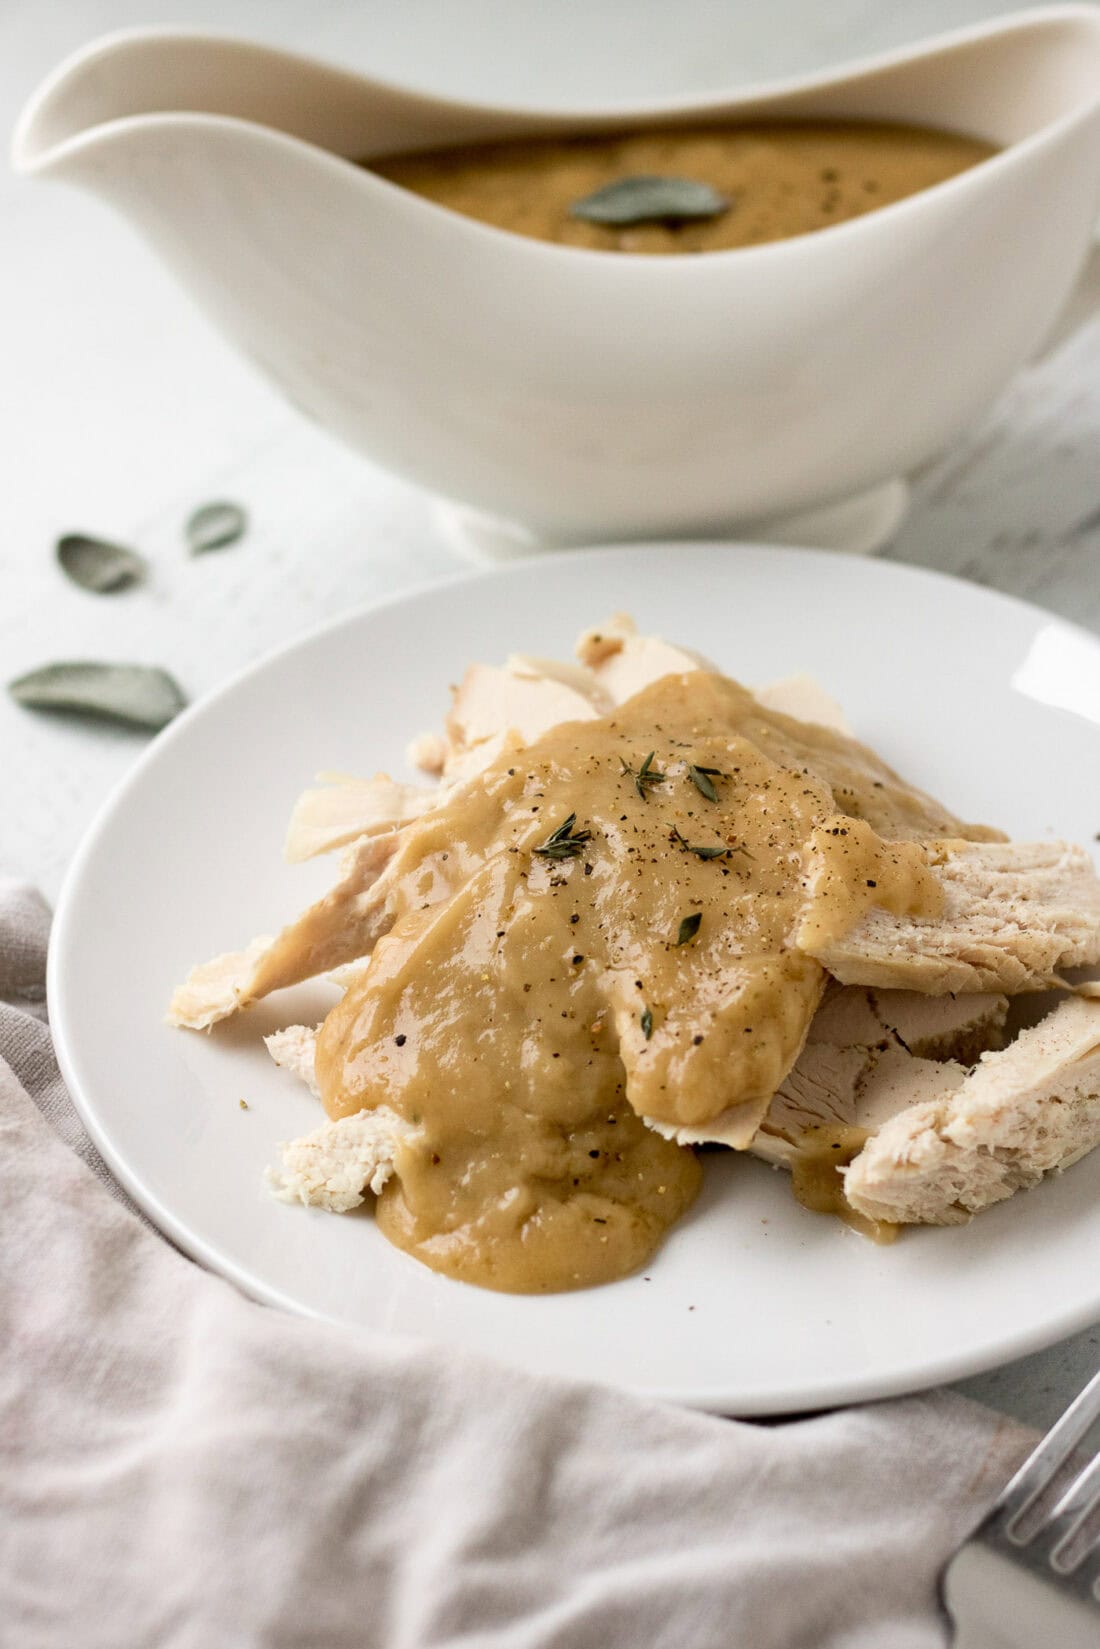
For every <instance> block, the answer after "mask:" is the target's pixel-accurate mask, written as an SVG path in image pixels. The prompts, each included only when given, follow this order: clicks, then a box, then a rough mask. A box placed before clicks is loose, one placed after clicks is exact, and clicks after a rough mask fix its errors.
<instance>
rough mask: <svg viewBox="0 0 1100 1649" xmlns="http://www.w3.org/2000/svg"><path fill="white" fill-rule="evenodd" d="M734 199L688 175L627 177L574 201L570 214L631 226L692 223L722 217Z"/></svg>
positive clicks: (587, 219)
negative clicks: (639, 224)
mask: <svg viewBox="0 0 1100 1649" xmlns="http://www.w3.org/2000/svg"><path fill="white" fill-rule="evenodd" d="M729 209H730V202H729V201H728V200H727V199H726V197H725V195H720V194H719V193H718V191H717V189H712V188H711V186H710V184H709V183H699V182H697V181H696V179H695V178H686V177H624V178H620V179H619V180H618V182H617V183H606V184H605V185H604V187H603V188H602V189H597V190H595V191H594V193H593V194H591V195H585V197H584V199H583V200H577V201H574V202H573V204H572V206H571V207H570V208H569V215H570V217H574V218H584V219H585V221H586V222H587V223H603V224H607V225H608V226H609V227H612V228H627V227H628V226H629V225H631V224H635V223H691V222H699V221H703V220H705V219H707V218H720V217H721V216H722V214H723V212H728V211H729Z"/></svg>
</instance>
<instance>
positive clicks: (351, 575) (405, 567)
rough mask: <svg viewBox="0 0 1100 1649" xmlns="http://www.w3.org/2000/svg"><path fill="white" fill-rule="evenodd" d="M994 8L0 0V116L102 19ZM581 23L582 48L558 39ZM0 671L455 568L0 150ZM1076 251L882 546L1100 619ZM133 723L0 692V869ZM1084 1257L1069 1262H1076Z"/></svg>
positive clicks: (281, 26) (468, 46)
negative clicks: (194, 527)
mask: <svg viewBox="0 0 1100 1649" xmlns="http://www.w3.org/2000/svg"><path fill="white" fill-rule="evenodd" d="M1004 9H1006V8H1005V7H1003V6H997V5H995V4H983V3H981V0H833V3H832V4H831V5H829V6H827V7H824V6H821V5H820V4H818V3H817V0H769V3H768V5H766V6H751V5H749V4H748V3H747V0H743V3H742V4H741V5H735V4H732V3H730V0H722V3H718V0H676V4H672V3H671V0H601V3H597V0H554V3H553V5H552V6H551V5H546V4H545V0H359V3H355V0H308V3H307V0H263V4H260V0H189V4H188V5H187V7H186V9H185V10H184V9H182V8H180V7H179V6H178V5H173V4H169V3H168V0H59V3H57V4H51V5H39V4H34V5H31V4H19V5H16V4H11V3H9V4H8V5H6V6H0V126H3V127H4V128H6V129H7V130H9V131H10V129H11V127H12V125H13V123H14V120H15V116H16V113H17V111H18V109H19V108H20V106H21V105H22V103H23V101H24V100H25V98H26V96H27V95H28V94H29V92H30V91H31V90H32V89H33V87H34V86H35V85H36V84H37V82H38V81H39V79H40V78H41V76H42V75H43V74H44V73H45V71H46V70H48V69H49V68H50V67H51V66H52V65H53V64H54V63H55V62H57V61H58V59H59V58H60V57H62V56H63V55H64V54H65V53H67V52H68V51H70V50H72V49H73V48H74V47H76V46H78V45H80V44H82V43H84V42H85V41H87V40H90V39H92V38H93V37H94V36H96V35H97V34H101V33H103V32H106V31H107V30H110V29H116V28H121V27H128V26H136V25H144V24H151V23H172V24H180V23H186V24H188V25H192V26H196V27H204V26H206V27H210V28H214V29H218V30H221V31H223V32H230V33H237V34H242V35H248V36H254V37H259V38H263V39H266V40H268V41H270V42H273V43H279V44H287V45H289V46H292V47H297V48H301V49H306V50H309V51H312V52H315V53H317V54H318V55H322V56H329V57H332V58H334V59H341V60H344V61H348V62H351V63H353V64H355V65H358V66H360V67H362V68H364V69H370V70H371V71H373V72H378V73H381V74H384V75H388V76H390V77H392V78H394V79H398V80H402V81H405V82H407V83H410V84H415V85H418V86H422V87H425V88H428V89H445V90H450V91H460V92H465V93H468V94H470V95H472V96H477V95H487V96H494V95H495V96H499V97H501V98H506V99H507V100H508V101H509V102H522V101H524V100H525V99H526V100H529V101H532V102H536V101H537V102H542V103H545V104H552V103H557V104H559V105H566V104H568V103H573V104H576V105H583V104H584V103H585V102H586V101H591V102H598V101H600V99H601V96H602V95H603V93H604V92H605V90H606V89H607V88H608V87H609V86H612V85H613V86H614V89H615V91H616V92H617V93H618V95H619V96H620V97H623V98H625V97H628V96H631V95H637V96H639V97H641V96H644V95H646V94H647V93H651V92H673V91H676V90H682V89H687V88H690V89H699V90H701V89H705V88H713V87H717V86H728V85H730V84H732V83H735V82H744V81H751V80H753V79H758V78H761V77H764V76H768V75H773V74H779V73H784V72H798V71H799V70H802V69H806V68H809V67H812V66H814V65H816V64H819V63H823V62H827V61H839V60H842V59H843V58H845V57H849V56H853V55H857V54H861V53H863V52H865V51H868V50H872V49H875V48H877V47H882V46H887V45H891V44H894V43H896V42H899V41H902V40H906V39H912V38H916V37H918V36H920V35H923V34H928V33H932V32H934V31H936V30H938V29H941V28H944V27H951V26H954V25H956V24H959V23H963V22H968V21H972V20H975V19H977V18H981V17H986V16H992V15H995V14H996V12H998V11H1000V10H1004ZM580 40H583V50H580V51H578V50H577V49H576V44H577V42H578V41H580ZM0 225H2V228H0V249H2V255H0V362H2V363H3V365H2V374H3V375H2V379H0V383H2V389H0V453H2V454H3V460H2V462H3V470H2V480H3V487H2V497H3V501H4V517H5V520H4V528H3V531H2V532H0V677H2V678H3V680H5V681H6V680H9V679H10V678H11V677H12V676H14V675H15V674H17V673H18V672H20V671H21V670H24V669H29V668H30V667H32V666H33V665H36V664H40V663H44V662H47V661H49V660H50V659H54V658H60V657H66V656H67V657H74V656H76V657H80V656H85V657H97V656H98V657H104V658H111V657H117V658H139V657H140V658H143V659H145V660H146V661H148V662H150V663H158V664H162V665H164V666H166V667H167V668H168V669H170V670H171V671H172V672H173V674H175V675H176V676H177V678H178V679H179V681H180V682H181V683H182V684H183V686H184V688H185V689H186V691H187V693H188V695H189V696H190V697H191V698H195V697H198V696H199V695H200V694H202V693H204V692H205V691H206V690H207V689H209V688H211V687H213V686H215V685H216V684H217V683H219V682H220V681H222V680H224V679H225V677H226V676H227V675H229V674H231V673H232V672H234V671H236V670H237V669H239V668H240V667H241V666H242V665H243V664H245V663H247V662H248V661H249V660H250V659H253V658H256V657H257V656H259V655H260V654H262V653H264V652H266V651H268V650H269V649H270V648H272V647H274V646H276V645H277V644H279V643H281V642H283V641H285V640H287V639H288V638H290V637H292V636H294V635H295V634H296V633H298V632H299V631H301V630H302V629H304V628H306V627H309V626H312V625H314V624H316V623H319V622H321V621H323V620H324V619H326V618H328V617H330V616H332V615H334V614H337V613H339V612H343V611H345V610H346V609H347V608H349V607H352V606H356V605H359V604H361V603H363V602H365V601H369V600H371V599H372V598H375V597H377V596H381V595H385V594H388V593H390V592H392V591H397V590H400V589H402V588H405V587H408V586H411V585H413V584H416V583H420V582H422V581H423V580H425V579H430V578H434V577H439V576H442V575H445V574H448V573H452V572H455V571H458V570H461V569H462V567H463V566H464V562H463V561H462V559H461V557H460V556H459V554H458V553H457V552H456V551H455V550H454V548H453V547H452V546H451V545H450V544H449V543H448V541H447V540H446V538H445V537H444V535H443V533H442V532H441V530H440V528H439V525H438V523H437V520H436V517H435V513H434V510H433V506H432V502H431V500H430V499H428V498H427V497H426V496H425V495H424V494H422V493H420V492H418V491H417V490H415V489H414V488H412V487H410V486H408V485H406V484H405V483H403V482H401V481H398V480H396V479H394V478H393V477H391V476H388V475H386V474H385V473H384V472H382V471H381V470H378V469H376V468H374V467H373V466H371V465H370V464H368V463H366V462H365V461H363V460H362V459H359V458H357V457H355V456H353V455H352V454H350V453H348V452H346V451H345V450H344V449H342V448H341V447H338V446H337V445H335V444H334V443H333V442H332V441H331V440H329V439H328V438H327V437H326V436H324V435H323V434H322V433H321V432H320V431H318V430H317V429H315V428H314V427H312V426H311V425H309V424H307V423H305V422H304V421H303V420H302V418H301V417H300V416H299V415H298V414H296V413H295V412H294V411H293V410H291V409H290V408H289V407H287V406H286V405H285V404H284V403H283V402H282V401H281V400H279V399H278V397H277V396H276V394H275V392H274V391H273V390H271V389H270V388H269V387H268V386H267V384H266V383H264V382H263V381H262V380H260V379H259V378H258V377H257V376H256V375H255V373H254V372H253V370H252V369H251V368H250V367H248V366H247V365H246V364H245V363H244V362H242V361H241V360H239V359H238V358H237V357H236V356H235V355H233V354H232V353H231V351H230V350H229V348H228V347H227V346H226V345H225V344H224V343H223V342H222V341H221V339H220V338H219V337H218V336H217V335H216V334H215V333H214V332H213V331H212V329H211V328H210V327H209V326H208V325H207V323H206V322H205V321H204V320H203V318H202V317H201V316H200V315H198V314H197V313H196V311H195V310H194V309H193V308H192V307H191V305H190V303H189V301H188V300H187V298H186V297H185V296H184V295H183V294H182V292H181V291H180V290H179V289H178V288H177V287H176V286H175V285H174V284H173V282H172V280H171V279H170V278H169V276H168V275H167V274H166V273H165V272H164V270H162V268H161V267H160V266H159V264H158V263H157V262H156V261H155V259H154V258H153V256H152V254H151V253H150V252H149V251H148V250H147V249H146V248H145V247H144V245H142V244H141V243H140V242H139V241H138V240H137V238H136V237H135V236H134V235H133V234H132V233H131V231H130V230H129V228H128V227H127V226H126V225H125V224H124V223H123V222H121V221H120V220H118V219H116V218H115V217H113V216H112V215H111V214H110V213H109V212H108V211H107V210H106V209H105V208H103V207H101V206H100V205H99V204H98V203H97V202H96V201H94V200H92V199H90V198H88V197H85V196H83V195H79V194H76V193H75V192H70V191H68V190H65V189H61V188H55V187H44V186H35V185H30V184H22V183H19V182H17V181H16V180H15V179H13V178H11V177H10V176H8V175H7V174H6V173H3V174H0ZM1098 451H1100V257H1098V258H1097V259H1094V261H1093V264H1092V265H1091V266H1090V268H1089V269H1088V270H1087V271H1086V274H1085V277H1084V279H1083V281H1082V283H1081V286H1080V288H1079V290H1078V293H1077V295H1076V296H1075V298H1074V300H1073V302H1072V303H1071V306H1070V311H1069V313H1068V314H1067V315H1066V316H1065V317H1064V318H1063V321H1062V323H1061V325H1060V327H1059V329H1058V334H1057V339H1056V341H1055V342H1054V343H1053V345H1052V346H1049V347H1048V350H1047V352H1046V353H1044V355H1043V357H1042V358H1041V359H1040V360H1039V361H1037V362H1036V363H1035V364H1033V365H1032V367H1031V368H1029V370H1028V371H1026V372H1025V373H1024V374H1022V375H1021V377H1020V378H1018V379H1017V381H1016V383H1015V384H1014V385H1013V386H1012V387H1011V388H1010V390H1009V391H1008V393H1007V394H1006V395H1005V396H1004V397H1003V398H1002V400H1001V401H1000V403H999V404H998V405H997V406H996V407H995V408H994V409H993V410H992V412H991V413H990V414H989V416H988V417H987V418H986V419H985V420H984V422H983V423H982V424H981V425H980V427H978V428H976V429H975V430H973V431H972V433H971V434H970V436H969V437H968V438H967V439H966V440H965V441H964V442H963V443H962V444H961V445H960V446H959V447H958V448H956V449H955V450H953V451H951V452H949V453H947V454H945V455H944V456H943V457H942V458H941V459H940V460H939V461H937V462H936V463H934V464H932V465H930V466H929V467H928V468H927V469H926V470H924V471H923V472H922V473H921V474H920V475H919V476H917V477H915V478H914V482H915V484H914V493H913V502H912V508H911V510H910V513H909V515H908V517H907V519H906V520H905V522H904V523H903V525H902V527H901V529H900V531H899V533H898V534H897V536H896V538H895V540H894V542H893V543H892V544H891V545H890V546H888V548H887V549H886V550H885V551H883V552H882V553H884V554H886V555H888V556H890V557H891V558H893V559H897V560H902V561H909V562H915V563H919V564H921V565H925V566H930V567H938V568H942V569H944V570H946V571H949V572H953V573H957V574H960V575H961V576H963V577H966V578H971V579H975V580H977V581H978V582H980V583H983V584H988V585H990V586H993V587H994V588H997V589H1001V590H1007V591H1010V592H1012V593H1014V594H1017V595H1022V596H1025V597H1027V598H1028V599H1030V600H1032V601H1035V602H1038V603H1039V604H1040V605H1042V606H1045V607H1049V608H1050V609H1051V610H1052V611H1055V612H1058V613H1062V614H1066V615H1068V616H1070V617H1073V618H1075V619H1077V620H1078V621H1079V622H1080V623H1083V624H1085V625H1088V626H1089V627H1091V628H1093V629H1100V462H1098V459H1097V454H1098ZM219 496H227V497H230V498H233V499H236V500H239V501H240V502H241V503H243V504H244V505H245V506H246V507H247V508H248V511H249V513H250V517H251V530H250V532H249V535H248V537H247V539H246V540H245V541H244V542H243V543H242V544H240V545H239V546H237V547H235V548H234V549H233V550H231V551H228V552H226V553H224V554H221V555H211V556H208V557H205V558H201V559H199V560H189V559H188V557H187V555H186V553H185V551H184V547H183V543H182V538H181V528H182V522H183V520H184V518H185V517H186V515H187V514H188V512H189V511H190V510H191V509H192V508H193V507H194V506H195V505H196V504H198V503H201V502H205V501H207V500H209V499H211V498H216V497H219ZM71 530H81V531H87V532H92V533H98V534H102V535H104V536H108V537H110V536H116V537H118V538H119V539H121V540H122V541H123V542H127V543H132V544H135V545H136V546H138V547H140V549H141V550H142V551H143V553H145V554H146V555H147V556H148V557H149V558H150V560H151V562H152V564H153V573H152V576H151V578H150V580H149V582H148V583H147V585H145V586H144V587H142V588H140V589H136V590H133V591H130V592H127V593H126V594H124V595H121V596H118V597H115V598H111V599H96V598H94V597H91V596H88V595H86V594H84V593H83V592H81V591H80V590H77V589H75V588H74V587H72V586H70V585H68V584H67V583H66V582H65V581H64V579H63V578H62V577H61V575H60V574H59V572H58V571H57V569H56V566H55V564H54V561H53V544H54V541H55V539H56V538H57V536H58V535H59V534H60V533H62V532H64V531H71ZM142 748H143V741H142V740H140V739H138V738H135V737H133V736H130V735H128V734H126V733H122V732H119V733H113V732H110V731H106V730H101V729H93V728H91V727H83V726H78V725H72V724H67V723H65V722H63V721H61V720H57V721H53V720H47V719H44V718H38V717H34V716H32V715H29V714H27V713H24V712H21V711H19V710H18V709H17V708H16V707H15V706H14V705H13V704H12V703H11V702H10V701H9V700H8V699H7V697H6V695H2V694H0V871H6V872H11V873H15V874H17V875H22V876H26V877H28V878H30V879H31V880H33V881H34V882H36V883H38V884H39V886H41V887H42V888H43V889H44V890H45V892H46V893H47V895H49V896H53V895H55V894H56V892H57V889H58V887H59V885H60V881H61V878H62V876H63V874H64V870H65V866H66V864H67V862H68V860H69V858H70V856H71V854H72V852H73V849H74V846H75V844H76V842H77V841H78V839H79V837H80V835H81V833H82V831H83V830H84V829H85V827H86V825H87V824H88V822H89V820H90V819H91V818H92V816H93V815H94V814H95V812H96V810H97V808H98V807H99V805H100V804H101V802H102V801H103V799H104V798H105V797H106V796H107V794H108V793H109V792H110V790H111V788H112V787H113V785H114V784H115V783H116V782H117V781H118V779H119V778H120V777H121V775H122V774H123V773H125V771H126V769H127V768H128V767H129V765H130V764H131V762H133V761H134V760H135V758H136V757H137V756H138V754H140V751H141V750H142ZM1082 1263H1092V1257H1091V1256H1089V1257H1088V1258H1087V1259H1086V1260H1083V1262H1082ZM1098 1363H1100V1326H1098V1327H1097V1328H1095V1329H1092V1330H1090V1331H1087V1332H1085V1333H1083V1334H1079V1335H1077V1336H1075V1337H1074V1338H1073V1339H1070V1340H1067V1341H1064V1342H1062V1343H1061V1344H1060V1345H1058V1346H1055V1347H1053V1348H1051V1349H1050V1350H1049V1351H1047V1352H1044V1353H1041V1354H1039V1355H1037V1356H1033V1357H1029V1358H1026V1359H1024V1360H1022V1361H1021V1362H1018V1363H1014V1364H1011V1365H1009V1366H1007V1367H1006V1368H1004V1369H1001V1370H998V1371H996V1372H994V1373H991V1374H988V1375H985V1376H982V1377H980V1378H978V1379H975V1380H971V1381H967V1382H965V1383H964V1385H963V1387H962V1388H961V1389H964V1390H967V1391H969V1392H970V1393H971V1394H972V1395H975V1396H978V1397H981V1398H983V1399H984V1400H985V1401H987V1402H991V1403H993V1404H995V1405H996V1406H998V1407H1001V1408H1004V1409H1005V1410H1007V1411H1010V1412H1013V1413H1016V1414H1019V1415H1021V1416H1022V1417H1023V1418H1025V1419H1029V1420H1031V1421H1032V1422H1033V1423H1035V1424H1039V1425H1043V1424H1046V1423H1048V1422H1049V1421H1050V1419H1052V1418H1053V1416H1054V1415H1055V1414H1056V1413H1057V1412H1058V1411H1059V1409H1060V1408H1061V1407H1063V1406H1064V1404H1065V1403H1066V1402H1067V1401H1068V1399H1069V1397H1070V1396H1071V1395H1072V1394H1073V1393H1074V1392H1075V1391H1076V1390H1077V1389H1078V1388H1079V1387H1080V1386H1081V1385H1082V1384H1083V1383H1084V1381H1085V1379H1086V1378H1087V1377H1088V1375H1089V1374H1091V1373H1092V1372H1093V1370H1094V1369H1095V1368H1096V1366H1097V1364H1098Z"/></svg>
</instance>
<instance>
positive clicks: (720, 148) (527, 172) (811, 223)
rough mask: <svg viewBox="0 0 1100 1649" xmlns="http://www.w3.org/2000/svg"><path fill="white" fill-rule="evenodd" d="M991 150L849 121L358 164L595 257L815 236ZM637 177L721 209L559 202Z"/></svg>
mask: <svg viewBox="0 0 1100 1649" xmlns="http://www.w3.org/2000/svg"><path fill="white" fill-rule="evenodd" d="M994 153H996V150H995V149H994V148H993V147H992V146H991V145H990V144H988V143H982V142H979V141H978V140H977V139H974V138H969V137H962V136H960V135H958V134H957V133H955V132H944V131H938V130H935V129H932V128H928V127H923V126H901V125H886V124H872V123H865V122H860V121H836V122H813V123H810V122H806V123H802V122H793V121H790V122H780V123H768V124H753V125H744V124H743V125H730V126H725V127H719V126H714V127H682V128H681V127H669V128H666V129H664V130H660V131H650V132H635V133H627V134H618V135H613V136H602V135H601V136H594V137H575V138H566V139H558V138H553V139H537V140H532V141H528V142H511V143H491V144H489V143H486V144H479V145H475V146H470V147H466V148H451V149H437V150H432V151H430V152H427V153H420V154H409V155H390V156H383V157H380V158H372V159H369V160H366V161H363V162H362V164H363V165H365V166H367V167H368V168H369V169H370V170H372V171H374V172H377V173H378V174H379V175H380V176H381V177H385V178H388V179H389V180H390V181H391V182H393V183H397V184H400V185H401V186H402V187H403V188H405V189H411V190H412V191H413V192H414V193H416V194H418V195H423V196H424V197H425V198H426V199H428V200H432V201H435V202H436V203H437V204H438V205H440V206H446V207H449V208H450V209H451V210H452V211H454V212H461V213H463V214H464V215H465V216H467V217H472V218H478V219H480V221H481V222H483V223H489V224H493V225H494V226H495V227H496V228H498V229H510V230H512V231H513V233H515V234H519V235H528V236H531V237H533V238H534V239H536V240H545V241H554V242H556V243H558V244H559V245H562V246H581V247H588V248H590V249H593V250H596V251H606V252H643V253H646V252H648V253H668V252H717V251H724V250H729V249H731V248H734V247H742V246H757V245H760V244H761V243H762V242H765V241H776V240H786V239H788V238H789V237H790V236H792V235H805V234H809V233H812V232H813V231H814V230H817V229H827V228H829V227H830V226H831V225H833V224H837V223H843V222H844V221H845V220H846V219H849V218H856V217H862V216H863V215H864V214H865V213H867V212H873V211H875V210H876V209H877V208H878V207H880V206H888V205H890V203H891V202H893V201H897V200H902V199H904V198H905V197H906V196H907V195H913V194H916V193H918V192H919V191H920V190H922V189H928V188H930V187H931V186H932V185H933V184H936V183H942V182H943V181H944V180H945V179H947V178H950V177H954V176H955V175H956V173H958V172H963V171H966V170H967V168H968V167H971V166H975V165H977V164H978V162H979V161H982V160H986V159H988V158H989V156H990V155H992V154H994ZM639 176H657V177H678V178H690V179H693V180H695V181H696V182H700V183H706V184H709V185H710V186H711V187H712V188H714V189H716V190H717V191H718V194H719V195H721V196H722V197H724V199H725V200H726V201H727V202H728V203H729V204H728V209H727V210H725V211H724V212H722V213H721V214H720V215H719V216H716V217H712V218H708V219H706V220H704V221H695V222H684V223H668V222H656V223H654V222H649V223H640V224H633V225H629V226H622V227H620V226H608V225H604V224H598V223H590V222H587V221H583V220H582V219H580V218H577V217H574V216H573V215H572V208H573V207H574V206H575V205H576V204H577V202H579V201H581V200H583V199H585V198H586V197H587V196H589V195H591V194H592V193H594V192H595V191H596V190H598V189H602V188H604V187H606V186H607V185H608V184H611V183H615V182H618V181H620V180H622V179H624V178H630V177H639Z"/></svg>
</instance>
